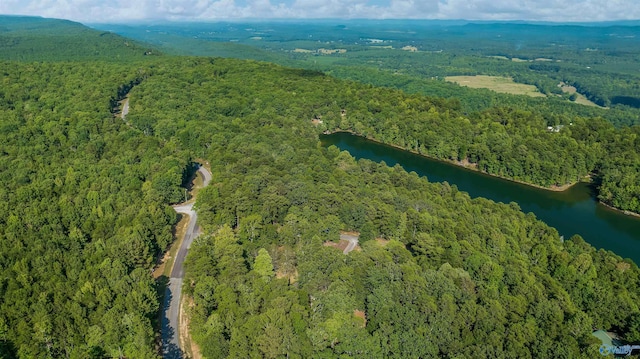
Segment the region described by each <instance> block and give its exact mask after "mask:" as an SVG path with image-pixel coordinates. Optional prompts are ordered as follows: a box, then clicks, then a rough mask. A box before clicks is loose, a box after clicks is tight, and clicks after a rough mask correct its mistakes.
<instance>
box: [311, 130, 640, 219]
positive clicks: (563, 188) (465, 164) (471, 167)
mask: <svg viewBox="0 0 640 359" xmlns="http://www.w3.org/2000/svg"><path fill="white" fill-rule="evenodd" d="M340 132H344V133H349V134H351V135H354V136H358V137H362V138H364V139H366V140H369V141H372V142H375V143H378V144H381V145H385V146H389V147H393V148H396V149H399V150H402V151H407V152H410V153H413V154H416V155H418V156H422V157H424V158H428V159H430V160H434V161H439V162H442V163H446V164H451V165H454V166H458V167H462V168H465V169H468V170H469V171H474V172H478V173H482V174H485V175H487V176H490V177H494V178H500V179H503V180H506V181H510V182H514V183H519V184H522V185H525V186H528V187H533V188H538V189H542V190H546V191H551V192H564V191H566V190H568V189H570V188H571V187H573V186H575V185H576V184H578V183H580V182H583V181H576V182H573V183H568V184H565V185H562V186H551V187H543V186H540V185H536V184H532V183H527V182H524V181H519V180H516V179H512V178H507V177H503V176H500V175H495V174H491V173H487V172H484V171H480V170H478V169H477V168H476V165H475V164H471V163H469V162H468V160H463V161H453V160H443V159H440V158H435V157H432V156H428V155H425V154H423V153H418V152H415V151H412V150H407V149H406V148H403V147H401V146H398V145H395V144H389V143H384V142H381V141H379V140H377V139H375V138H372V137H370V136H363V135H360V134H358V133H356V132H354V131H351V130H336V131H329V130H326V131H324V132H322V134H324V135H332V134H335V133H340ZM585 178H590V175H588V176H585ZM585 182H586V181H585ZM595 201H596V202H597V203H600V204H602V205H604V206H605V207H607V208H609V209H611V210H614V211H617V212H621V213H623V214H625V215H627V216H632V217H637V218H640V213H636V212H633V211H629V210H624V209H620V208H616V207H613V206H611V205H609V204H607V203H604V202H602V201H601V200H599V199H598V198H597V197H596V198H595Z"/></svg>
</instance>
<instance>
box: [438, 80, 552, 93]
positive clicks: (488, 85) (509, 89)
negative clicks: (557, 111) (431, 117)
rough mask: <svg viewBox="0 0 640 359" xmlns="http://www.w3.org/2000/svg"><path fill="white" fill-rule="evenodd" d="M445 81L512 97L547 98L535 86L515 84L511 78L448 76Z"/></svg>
mask: <svg viewBox="0 0 640 359" xmlns="http://www.w3.org/2000/svg"><path fill="white" fill-rule="evenodd" d="M445 80H446V81H448V82H454V83H457V84H458V85H460V86H466V87H471V88H475V89H478V88H483V89H489V90H493V91H495V92H501V93H509V94H512V95H527V96H531V97H546V96H545V95H544V94H542V93H540V92H539V91H538V89H537V88H536V87H535V86H533V85H525V84H519V83H515V82H513V79H511V78H509V77H500V76H485V75H478V76H447V77H445Z"/></svg>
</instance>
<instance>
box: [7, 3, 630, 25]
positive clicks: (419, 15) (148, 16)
mask: <svg viewBox="0 0 640 359" xmlns="http://www.w3.org/2000/svg"><path fill="white" fill-rule="evenodd" d="M0 14H15V15H18V14H19V15H39V16H44V17H55V18H63V19H70V20H76V21H80V22H85V23H101V22H134V21H141V20H159V19H166V20H197V21H205V20H231V19H273V18H276V19H277V18H287V19H291V18H298V19H312V18H340V19H350V18H371V19H469V20H534V21H560V22H565V21H580V22H582V21H608V20H638V19H640V0H0Z"/></svg>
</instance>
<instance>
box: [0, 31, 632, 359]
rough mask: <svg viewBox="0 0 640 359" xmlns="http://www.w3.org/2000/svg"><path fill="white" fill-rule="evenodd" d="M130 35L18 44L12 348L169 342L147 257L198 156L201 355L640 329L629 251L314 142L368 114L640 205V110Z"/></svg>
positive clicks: (363, 123)
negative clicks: (470, 107) (202, 53)
mask: <svg viewBox="0 0 640 359" xmlns="http://www.w3.org/2000/svg"><path fill="white" fill-rule="evenodd" d="M92 34H95V33H92ZM92 36H93V35H92ZM71 39H73V37H70V38H69V39H67V40H65V41H68V42H67V44H68V43H71V42H72V40H71ZM80 42H82V40H80ZM97 46H103V44H100V45H97ZM104 46H106V47H105V48H110V47H109V46H111V45H104ZM15 51H16V53H25V51H26V50H25V48H21V47H19V46H18V47H17V48H16V49H15ZM33 51H34V53H37V56H39V57H38V61H43V58H42V57H41V56H44V55H45V54H46V51H45V52H42V51H40V48H38V47H34V48H33ZM61 51H62V54H60V55H55V54H52V55H51V59H52V60H53V59H55V58H57V57H56V56H60V57H63V56H65V55H64V51H66V49H62V50H61ZM26 52H28V51H26ZM115 53H118V52H117V51H115V52H114V54H115ZM127 53H128V54H129V55H127V57H126V60H127V61H126V62H125V61H119V60H118V58H117V56H116V57H111V56H107V57H108V58H109V59H108V61H85V60H86V59H85V58H84V57H83V56H84V55H82V54H79V55H78V57H74V58H69V60H73V61H70V62H66V61H61V62H53V61H45V62H27V61H25V62H17V61H4V62H2V63H0V66H1V68H2V70H0V81H1V83H2V86H1V87H0V126H1V128H0V178H1V181H2V182H1V183H2V184H3V186H1V187H0V357H2V358H14V357H17V358H43V357H45V358H46V357H54V358H58V357H65V358H104V357H110V358H122V357H126V358H156V357H158V353H159V351H158V348H157V344H156V343H157V334H156V333H154V329H153V328H154V324H156V323H155V321H156V320H157V318H158V312H159V309H160V308H159V303H158V297H157V286H158V285H159V284H157V283H156V282H155V281H154V280H153V279H152V276H151V269H152V267H153V265H154V262H155V259H156V258H157V256H158V255H160V254H161V253H162V252H163V251H164V250H166V248H167V246H168V245H169V244H170V242H171V241H172V226H173V225H174V224H175V222H176V214H175V212H174V210H173V209H172V208H171V207H169V206H168V204H171V203H175V202H178V201H180V200H181V198H182V195H181V194H182V193H183V192H182V190H181V189H180V188H179V186H180V185H181V184H182V182H183V180H184V177H185V171H187V169H188V168H191V164H192V162H193V158H201V159H204V160H206V161H208V162H209V163H210V164H211V170H212V173H213V180H212V182H211V184H210V185H209V186H208V187H207V188H205V189H202V190H201V191H200V192H199V194H198V199H197V203H196V207H197V210H198V213H199V218H200V219H199V224H200V225H201V226H202V228H203V232H204V234H203V235H202V236H201V237H200V238H198V239H197V241H196V242H195V243H194V244H193V246H192V249H191V253H190V254H189V256H188V258H187V261H188V262H187V266H188V268H187V278H186V279H185V283H186V286H185V288H184V291H185V292H186V293H187V295H188V296H189V297H190V298H191V299H192V300H193V306H192V307H191V309H190V316H191V328H190V329H191V332H192V334H193V337H194V339H195V340H196V342H197V343H198V344H199V345H200V348H201V350H202V353H203V355H204V356H205V357H207V358H217V357H229V358H244V357H267V358H284V357H298V358H306V357H319V358H335V357H344V356H363V357H368V358H369V357H371V358H378V357H379V358H383V357H398V358H400V357H448V358H466V357H492V358H502V357H504V358H507V357H509V358H511V357H517V358H550V357H566V358H580V357H583V358H592V357H594V356H596V355H599V354H598V353H597V351H598V346H599V345H600V343H599V342H597V340H596V339H595V338H593V337H592V336H591V335H590V334H591V332H592V330H593V328H604V329H611V330H615V331H616V332H618V333H620V335H622V336H623V338H624V339H626V340H630V341H637V340H640V308H639V307H638V302H639V300H640V289H639V288H638V283H639V282H638V279H639V274H640V271H639V270H638V267H637V265H636V264H635V263H632V262H631V261H629V260H623V259H622V258H621V257H620V256H618V255H615V254H613V253H611V252H607V251H604V250H598V251H597V250H595V249H594V248H593V247H591V246H590V245H589V244H587V243H585V242H584V241H583V240H582V239H581V238H580V237H577V236H576V237H572V238H570V239H567V240H563V239H562V238H560V236H559V234H558V233H557V231H556V230H555V229H553V228H550V227H549V226H547V225H546V224H544V223H542V222H540V221H538V220H537V219H536V218H535V216H534V215H532V214H524V213H522V212H521V211H520V209H519V207H518V205H517V204H516V203H511V204H497V203H493V202H491V201H488V200H485V199H470V198H469V196H468V195H467V194H466V193H463V192H460V191H458V190H457V188H456V187H455V186H450V185H449V184H447V183H442V184H439V183H429V182H428V181H427V179H425V178H419V177H418V176H417V175H416V174H415V173H406V172H405V171H404V170H403V169H402V168H400V167H394V168H390V167H388V166H386V165H384V164H376V163H373V162H371V161H366V160H360V161H355V160H354V159H353V158H352V157H351V156H350V155H349V154H348V153H346V152H340V151H338V150H337V149H336V148H335V147H331V148H328V149H326V148H324V147H322V146H321V145H320V142H319V139H318V136H319V134H320V133H322V131H324V130H326V129H330V130H334V129H344V130H352V131H356V132H360V133H362V134H366V135H370V136H374V137H376V138H378V139H380V140H383V141H386V142H389V143H395V144H398V145H401V146H406V147H407V148H410V149H414V150H417V151H422V152H424V153H427V154H429V155H431V156H434V157H440V158H447V159H463V158H468V159H469V160H470V161H471V162H472V163H476V164H477V165H478V166H479V167H480V168H482V169H484V170H486V171H490V172H491V173H494V174H500V175H505V176H513V177H515V176H516V173H515V172H514V169H515V168H520V171H521V172H518V175H519V176H522V177H519V178H521V179H522V180H527V181H531V182H534V183H539V184H541V185H549V184H554V183H562V181H571V180H575V179H577V178H579V177H580V176H582V175H583V174H586V173H585V172H587V171H589V170H591V169H593V168H592V167H595V169H597V170H599V171H600V173H601V177H602V185H601V195H603V196H610V198H611V199H610V200H611V203H614V202H613V201H614V200H620V201H621V203H623V205H628V204H629V203H633V198H635V197H633V196H634V193H636V192H633V191H635V190H637V187H634V186H635V182H633V183H630V182H628V179H629V178H630V177H629V174H634V173H635V174H637V169H636V168H635V167H634V166H636V164H637V163H638V162H637V151H636V152H634V148H635V149H637V148H638V139H637V134H638V132H637V129H624V130H617V129H615V128H614V127H613V126H612V125H610V124H609V123H607V122H605V121H602V120H587V119H575V120H574V121H573V125H571V123H567V122H562V124H564V125H565V126H564V127H563V128H562V129H561V130H560V131H559V132H549V131H547V129H546V125H547V124H546V123H545V121H544V120H542V119H540V118H539V117H536V116H535V115H533V114H530V113H527V112H526V111H514V110H509V109H504V110H502V109H498V110H492V111H494V112H491V111H487V112H483V113H481V114H479V115H478V116H477V117H473V118H467V117H465V115H464V113H463V112H462V111H460V108H459V106H460V104H459V102H458V101H453V100H442V99H436V98H427V97H424V96H420V95H407V94H405V93H403V92H401V91H397V90H390V89H380V88H375V87H372V86H369V85H362V84H358V83H355V82H346V81H341V80H337V79H335V78H332V77H330V76H327V75H325V74H323V73H320V72H317V71H309V70H296V69H289V68H284V67H280V66H276V65H271V64H266V63H258V62H254V61H242V60H231V59H219V58H215V59H214V58H191V57H166V56H158V57H144V55H139V54H138V52H137V51H136V52H133V53H130V52H127ZM123 56H124V55H123ZM24 59H32V58H31V57H24ZM83 59H84V60H83ZM121 59H122V58H121ZM127 90H130V92H129V95H130V105H131V112H130V113H129V115H128V116H127V119H126V120H127V121H126V122H125V121H123V120H122V119H120V118H118V117H116V116H115V115H114V114H113V113H112V111H113V106H114V104H115V103H117V101H118V100H120V99H121V98H122V96H123V95H124V94H125V92H127ZM500 111H502V112H500ZM312 119H316V120H319V119H321V120H322V121H323V123H321V124H319V125H318V126H314V125H313V124H312V121H311V120H312ZM316 123H318V121H316ZM430 131H431V132H430ZM454 133H455V134H456V135H457V136H459V137H460V138H461V140H457V139H456V138H455V136H454V135H453V134H454ZM464 140H467V141H468V144H467V147H466V152H465V151H463V148H462V147H461V146H462V144H463V143H464ZM443 141H447V142H443ZM634 153H635V154H634ZM465 154H466V157H465ZM607 155H609V156H610V157H611V158H607ZM514 156H521V157H514ZM634 156H635V157H634ZM473 161H475V162H473ZM523 163H524V164H526V166H525V165H523ZM535 166H539V167H538V168H544V169H545V171H546V170H547V167H548V169H549V172H550V173H551V175H544V176H543V175H540V174H535V175H534V172H533V171H532V170H531V168H536V167H535ZM625 166H626V167H625ZM500 171H502V172H500ZM634 171H635V172H634ZM622 190H623V191H624V192H620V191H622ZM616 191H618V192H616ZM629 193H631V196H630V198H626V197H624V196H623V194H629ZM620 207H622V205H620ZM342 230H351V231H357V232H360V246H359V248H358V249H357V250H355V251H353V252H351V253H350V254H348V255H344V254H342V252H341V251H339V250H337V249H335V248H331V247H328V246H324V245H323V244H324V243H325V242H327V241H337V239H338V236H339V232H340V231H342ZM559 344H562V345H559Z"/></svg>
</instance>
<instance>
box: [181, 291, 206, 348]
mask: <svg viewBox="0 0 640 359" xmlns="http://www.w3.org/2000/svg"><path fill="white" fill-rule="evenodd" d="M194 305H195V303H194V302H193V298H189V299H187V296H183V297H182V300H181V301H180V326H179V328H180V329H179V330H180V333H179V335H180V348H183V350H184V351H185V352H186V357H187V358H192V359H202V354H201V353H200V347H199V346H198V344H196V342H194V341H193V339H192V338H191V333H190V332H189V322H190V320H189V315H187V314H188V310H186V307H187V306H188V308H189V309H190V308H193V306H194Z"/></svg>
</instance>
